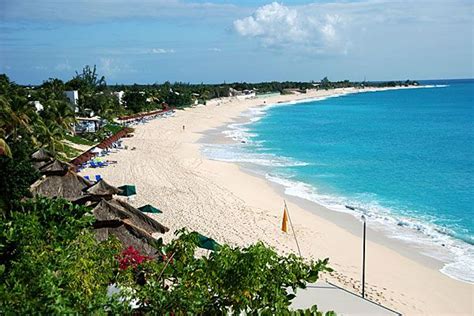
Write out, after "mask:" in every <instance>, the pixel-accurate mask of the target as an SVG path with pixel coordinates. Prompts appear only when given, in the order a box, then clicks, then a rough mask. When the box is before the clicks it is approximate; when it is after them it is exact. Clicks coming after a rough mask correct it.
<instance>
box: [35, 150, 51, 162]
mask: <svg viewBox="0 0 474 316" xmlns="http://www.w3.org/2000/svg"><path fill="white" fill-rule="evenodd" d="M31 159H32V160H33V161H48V160H51V159H53V155H52V154H51V153H50V152H49V151H47V150H46V149H44V148H40V149H38V150H37V151H35V152H34V153H33V154H32V155H31Z"/></svg>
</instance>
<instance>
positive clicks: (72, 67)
mask: <svg viewBox="0 0 474 316" xmlns="http://www.w3.org/2000/svg"><path fill="white" fill-rule="evenodd" d="M473 30H474V1H472V0H416V1H411V0H398V1H388V0H357V1H356V0H352V1H351V0H344V1H339V0H330V1H324V0H319V1H318V0H313V1H304V0H295V1H283V2H271V1H263V0H256V1H250V0H220V1H218V0H206V1H198V0H190V1H186V0H0V73H6V74H7V75H8V76H9V77H10V78H11V80H13V81H15V82H17V83H20V84H39V83H41V82H42V81H43V80H46V79H48V78H60V79H62V80H69V79H71V78H72V77H73V76H74V74H75V71H80V70H81V69H82V67H83V66H84V65H97V69H98V72H99V74H101V75H105V76H106V80H107V82H108V84H115V83H125V84H129V83H155V82H158V83H160V82H164V81H171V82H174V81H181V82H191V83H200V82H205V83H220V82H236V81H237V82H242V81H245V82H259V81H271V80H276V81H285V80H296V81H310V80H315V81H319V80H320V79H321V78H323V77H325V76H327V77H328V78H329V79H330V80H345V79H348V80H364V78H365V79H367V80H405V79H416V80H423V79H441V78H443V79H450V78H473V77H474V52H473V43H474V35H473Z"/></svg>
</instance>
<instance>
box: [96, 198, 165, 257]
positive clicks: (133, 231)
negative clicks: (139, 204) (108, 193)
mask: <svg viewBox="0 0 474 316" xmlns="http://www.w3.org/2000/svg"><path fill="white" fill-rule="evenodd" d="M92 212H93V214H94V216H95V218H96V223H95V224H94V227H95V228H96V236H97V238H98V239H99V240H105V239H107V238H108V236H109V235H110V234H111V235H114V236H116V237H117V238H118V239H119V240H120V241H121V242H122V244H123V245H124V246H125V247H128V246H133V247H134V248H135V249H137V250H139V251H140V252H142V253H144V254H146V255H149V256H154V255H156V254H157V250H156V249H155V248H154V247H153V246H151V244H152V243H153V241H155V238H153V236H152V234H153V233H157V232H160V233H165V232H167V231H168V230H169V229H168V228H167V227H165V226H163V225H161V224H160V223H158V222H157V221H155V220H154V219H152V218H150V217H148V216H146V215H144V214H142V213H141V212H140V211H139V210H137V209H136V208H134V207H133V206H131V205H130V204H128V203H126V202H124V201H120V200H116V199H113V200H110V201H106V200H104V199H102V200H101V201H100V202H99V203H98V204H97V205H96V206H95V207H94V209H93V210H92Z"/></svg>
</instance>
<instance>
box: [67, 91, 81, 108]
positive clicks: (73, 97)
mask: <svg viewBox="0 0 474 316" xmlns="http://www.w3.org/2000/svg"><path fill="white" fill-rule="evenodd" d="M64 94H65V95H66V97H67V98H68V99H69V102H70V103H71V105H72V107H73V109H74V111H75V112H77V110H78V105H79V91H77V90H69V91H64Z"/></svg>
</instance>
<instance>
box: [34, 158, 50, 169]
mask: <svg viewBox="0 0 474 316" xmlns="http://www.w3.org/2000/svg"><path fill="white" fill-rule="evenodd" d="M50 163H51V161H50V160H46V161H33V167H35V168H36V170H39V169H40V168H42V167H44V166H46V165H47V164H50Z"/></svg>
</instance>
